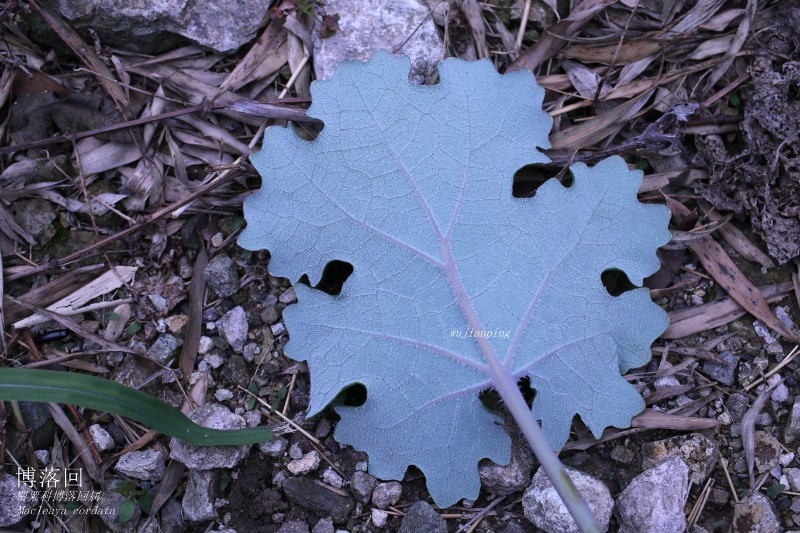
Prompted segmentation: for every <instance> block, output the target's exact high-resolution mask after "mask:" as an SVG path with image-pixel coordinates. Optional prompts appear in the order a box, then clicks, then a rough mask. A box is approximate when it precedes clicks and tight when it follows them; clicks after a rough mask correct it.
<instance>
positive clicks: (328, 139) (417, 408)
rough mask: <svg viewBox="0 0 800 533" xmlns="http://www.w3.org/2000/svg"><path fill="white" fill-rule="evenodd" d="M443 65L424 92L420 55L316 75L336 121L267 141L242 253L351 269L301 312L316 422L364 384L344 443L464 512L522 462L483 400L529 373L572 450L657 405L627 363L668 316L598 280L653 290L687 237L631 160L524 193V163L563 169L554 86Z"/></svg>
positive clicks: (271, 134) (306, 291)
mask: <svg viewBox="0 0 800 533" xmlns="http://www.w3.org/2000/svg"><path fill="white" fill-rule="evenodd" d="M439 74H440V78H441V80H440V82H439V83H438V85H434V86H414V85H411V84H409V83H408V81H407V75H408V60H407V59H405V58H396V57H393V56H391V55H389V54H387V53H379V54H377V55H376V56H375V57H373V59H372V60H371V61H370V62H368V63H356V62H351V63H345V64H343V65H342V66H341V67H340V68H339V70H338V71H337V72H336V74H335V75H334V77H333V78H332V79H331V80H329V81H327V82H317V83H315V84H314V85H313V87H312V92H313V102H314V103H313V105H312V107H311V109H310V110H309V114H310V115H311V116H313V117H316V118H319V119H320V120H322V121H323V122H324V123H325V129H324V130H323V131H322V133H321V134H320V136H319V137H318V138H317V139H316V140H315V141H313V142H307V141H304V140H301V139H300V138H299V137H297V136H296V135H295V134H294V133H293V132H292V131H291V130H288V129H284V128H277V127H273V128H269V129H268V130H267V132H266V135H265V139H264V148H263V150H262V151H261V152H260V153H259V154H257V155H256V156H255V157H253V162H254V164H255V166H256V168H257V169H258V170H259V172H260V173H261V174H262V176H263V177H264V185H263V187H262V189H261V191H260V192H258V193H257V194H255V195H254V196H252V197H251V198H249V199H248V200H247V201H246V202H245V215H246V218H247V220H248V226H247V229H246V231H245V232H244V234H243V235H242V237H241V238H240V240H239V242H240V244H241V245H242V246H244V247H245V248H249V249H261V248H269V249H270V250H271V252H272V261H271V265H270V270H271V271H272V272H273V273H274V274H276V275H280V276H286V277H288V278H290V279H292V280H293V281H297V280H298V279H299V278H300V277H301V276H302V275H303V274H308V275H309V277H310V278H311V280H312V284H314V283H316V281H317V280H318V279H319V278H320V276H321V274H322V271H323V269H324V267H325V265H326V263H327V262H329V261H331V260H334V259H337V260H341V261H347V262H349V263H351V264H352V265H353V267H354V272H353V274H352V275H351V276H350V277H349V279H348V280H347V282H346V284H345V285H344V288H343V290H342V292H341V294H339V295H338V296H330V295H328V294H326V293H323V292H321V291H318V290H316V289H313V288H310V287H308V286H305V285H297V287H296V289H297V296H298V300H299V303H298V305H295V306H292V307H289V308H287V309H286V310H285V312H284V316H285V320H286V323H287V327H288V329H289V331H290V334H291V341H290V343H289V344H288V345H287V354H288V355H289V356H291V357H294V358H296V359H299V360H303V359H305V360H308V364H309V368H310V372H311V380H312V386H311V405H310V409H309V410H310V414H311V415H313V414H315V413H317V412H319V411H320V410H321V409H323V408H324V407H325V406H327V405H328V404H329V403H331V402H332V401H333V400H334V398H335V397H336V396H337V395H338V394H339V393H340V391H341V390H342V389H343V388H345V387H348V386H349V385H352V384H354V383H361V384H364V385H365V386H366V388H367V392H368V397H367V400H366V402H365V403H364V404H363V405H362V406H360V407H343V406H340V407H337V412H338V413H339V414H340V415H341V421H340V422H339V424H338V426H337V428H336V438H337V440H339V441H340V442H342V443H347V444H352V445H353V446H355V447H356V448H359V449H361V450H365V451H366V452H368V453H369V456H370V471H371V472H372V473H374V474H375V475H377V476H378V477H380V478H384V479H400V478H402V477H403V475H404V472H405V470H406V468H407V466H408V465H410V464H413V465H416V466H417V467H419V468H420V469H421V470H422V471H423V472H424V473H425V475H426V478H427V482H428V488H429V491H430V493H431V495H432V496H433V498H434V500H435V501H436V502H437V503H438V504H439V505H441V506H447V505H450V504H453V503H455V502H456V501H458V500H459V499H461V498H465V497H466V498H475V497H477V494H478V492H479V489H480V483H479V478H478V473H477V463H478V461H479V460H480V459H482V458H484V457H488V458H490V459H492V460H493V461H495V462H498V463H501V464H504V463H506V462H508V460H509V456H510V441H509V437H508V436H507V435H506V433H505V432H504V431H503V429H502V428H501V427H500V425H499V424H498V421H499V419H498V417H497V416H496V415H495V414H493V413H491V412H489V411H488V410H487V409H485V408H484V407H483V405H482V404H481V402H480V400H479V398H478V396H479V394H480V392H481V391H483V390H486V389H488V388H491V387H493V386H498V385H499V384H498V383H496V380H497V379H502V378H498V377H497V376H502V374H503V373H505V374H506V375H507V376H508V375H510V376H511V377H512V378H513V379H515V380H517V379H520V378H523V377H525V376H528V377H530V381H531V385H532V387H533V388H534V389H535V390H536V397H535V401H534V404H533V410H534V414H535V415H536V417H537V418H538V419H540V420H541V421H542V429H543V430H544V432H545V434H546V435H547V437H548V440H549V441H550V443H551V444H552V445H553V446H554V447H555V448H556V449H559V448H560V447H561V446H563V444H564V442H565V441H566V439H567V437H568V434H569V429H570V425H571V422H572V419H573V417H574V416H575V415H576V414H577V415H580V417H581V418H582V419H583V421H584V423H586V425H587V426H588V427H589V428H591V430H592V431H593V432H594V433H595V435H599V434H600V433H601V432H602V431H603V429H604V428H605V427H607V426H617V427H626V426H627V425H629V423H630V419H631V417H632V416H633V415H636V414H637V413H639V412H640V411H641V410H642V409H643V407H644V402H643V401H642V398H641V397H640V396H639V394H638V393H637V392H636V390H635V389H634V388H633V387H632V386H631V385H629V384H628V383H627V382H626V381H625V380H624V379H623V378H622V377H621V375H620V372H621V371H622V372H624V371H626V370H627V369H629V368H632V367H636V366H641V365H643V364H644V363H646V362H647V361H648V360H649V359H650V348H649V347H650V344H651V343H652V341H653V340H654V339H655V338H656V337H657V336H658V335H659V334H660V333H661V332H662V331H663V330H664V328H665V327H666V325H667V316H666V313H664V312H663V311H662V310H661V309H660V308H659V307H658V306H656V305H655V304H654V303H652V302H651V300H650V298H649V294H648V291H647V290H646V289H637V290H634V291H631V292H627V293H625V294H623V295H622V296H619V297H613V296H610V295H609V294H608V293H607V292H606V290H605V288H604V287H603V285H602V283H601V279H600V275H601V274H602V273H603V272H604V271H605V270H607V269H620V270H622V271H624V272H625V273H626V274H627V275H628V278H629V279H630V280H631V281H632V282H633V283H634V284H637V285H641V283H642V279H643V278H644V277H645V276H647V275H649V274H651V273H652V272H654V271H655V270H656V269H657V268H658V259H657V258H656V255H655V250H656V248H657V247H658V246H659V245H661V244H663V243H665V242H667V241H668V240H669V236H670V235H669V232H668V231H667V229H666V226H667V221H668V218H669V214H668V211H667V209H666V208H664V207H661V206H651V205H643V204H641V203H639V202H638V201H637V200H636V193H637V190H638V188H639V185H640V184H641V180H642V176H641V173H640V172H631V171H629V170H628V168H627V166H626V165H625V163H624V162H623V160H622V159H620V158H611V159H609V160H606V161H604V162H602V163H599V164H598V165H597V166H595V167H593V168H588V167H586V166H584V165H576V166H574V167H573V168H572V172H573V174H574V177H575V179H574V185H573V186H572V187H570V188H569V189H566V188H564V187H562V185H561V184H560V183H558V182H556V181H555V180H550V181H548V182H546V183H545V184H544V185H542V186H541V187H540V188H539V189H538V191H537V193H536V196H535V197H534V198H532V199H520V198H514V197H513V196H512V192H511V191H512V183H513V175H514V172H515V171H516V170H517V169H519V168H520V167H521V166H523V165H526V164H530V163H536V162H546V161H547V158H546V157H545V156H544V155H543V154H541V153H540V152H539V151H537V149H536V148H537V147H540V148H545V147H547V146H549V143H548V138H547V136H548V132H549V130H550V127H551V119H550V117H549V115H547V114H546V113H545V112H543V111H542V110H541V108H540V106H541V103H542V99H543V91H542V89H541V88H540V87H538V86H537V85H536V82H535V80H534V78H533V75H532V74H531V73H530V72H514V73H512V74H508V75H503V76H501V75H499V74H498V73H497V72H496V71H495V70H494V68H493V67H492V65H491V63H489V62H488V61H478V62H473V63H468V62H464V61H461V60H455V59H448V60H445V61H444V62H443V63H442V64H441V65H440V68H439ZM471 335H472V336H471ZM498 369H500V370H498ZM493 376H494V377H493Z"/></svg>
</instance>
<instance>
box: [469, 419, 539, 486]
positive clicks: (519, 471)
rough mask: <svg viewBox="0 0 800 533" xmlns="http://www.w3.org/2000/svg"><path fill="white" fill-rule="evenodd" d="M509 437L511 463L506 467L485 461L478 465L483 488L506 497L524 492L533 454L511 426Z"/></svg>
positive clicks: (528, 479)
mask: <svg viewBox="0 0 800 533" xmlns="http://www.w3.org/2000/svg"><path fill="white" fill-rule="evenodd" d="M509 433H510V435H511V461H509V463H508V464H507V465H499V464H497V463H495V462H494V461H491V460H489V459H485V460H483V461H481V462H480V463H479V464H478V474H479V475H480V479H481V485H482V486H483V488H485V489H486V490H488V491H489V492H492V493H494V494H498V495H506V494H511V493H514V492H519V491H521V490H525V487H527V486H528V484H529V483H530V479H531V472H532V471H533V454H532V453H531V451H530V448H528V444H527V443H526V441H525V438H524V437H523V436H522V434H521V433H520V431H519V430H518V429H517V428H516V427H515V426H512V427H510V428H509Z"/></svg>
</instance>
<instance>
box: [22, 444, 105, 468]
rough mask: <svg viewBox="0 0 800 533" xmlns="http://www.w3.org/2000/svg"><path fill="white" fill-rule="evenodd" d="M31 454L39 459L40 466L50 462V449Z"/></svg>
mask: <svg viewBox="0 0 800 533" xmlns="http://www.w3.org/2000/svg"><path fill="white" fill-rule="evenodd" d="M112 442H113V441H112ZM33 455H34V456H36V460H37V461H39V464H40V465H41V466H47V465H49V464H50V450H35V451H34V452H33Z"/></svg>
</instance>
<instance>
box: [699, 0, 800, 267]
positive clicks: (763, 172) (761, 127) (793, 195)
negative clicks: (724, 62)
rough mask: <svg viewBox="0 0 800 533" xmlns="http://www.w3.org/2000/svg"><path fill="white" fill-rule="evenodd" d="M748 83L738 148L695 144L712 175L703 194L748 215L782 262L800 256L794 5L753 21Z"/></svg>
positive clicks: (799, 77) (797, 22)
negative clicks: (753, 32)
mask: <svg viewBox="0 0 800 533" xmlns="http://www.w3.org/2000/svg"><path fill="white" fill-rule="evenodd" d="M757 28H758V29H757V30H756V33H758V36H757V37H755V38H753V40H752V42H751V44H750V48H751V53H752V54H753V58H752V62H751V64H750V65H749V67H748V68H747V72H748V74H749V76H750V78H751V80H750V82H749V84H747V86H746V87H745V88H744V90H743V95H742V96H743V98H742V103H743V106H744V116H743V119H742V122H741V124H740V126H739V130H740V138H739V139H738V141H739V142H740V143H741V144H740V145H738V146H737V145H730V144H728V146H724V145H723V142H722V139H721V138H719V137H715V136H709V137H710V138H709V137H707V138H701V139H698V141H699V142H698V143H697V146H698V149H699V151H700V154H702V156H703V157H704V159H705V162H706V164H707V165H708V168H709V169H710V171H711V172H710V177H709V180H708V183H706V184H704V185H703V187H702V193H703V195H704V196H705V197H706V199H708V201H710V202H711V203H712V204H714V206H715V207H717V208H719V209H724V210H729V211H734V212H736V213H737V214H740V215H743V216H747V217H749V219H750V222H751V223H752V225H753V229H754V230H755V231H756V233H758V234H759V235H760V236H761V237H762V238H763V239H764V241H765V242H766V243H767V248H768V250H769V253H770V254H771V255H772V256H773V257H774V258H775V259H777V260H778V262H779V263H781V264H783V263H786V262H787V261H789V260H790V259H792V258H794V257H797V256H798V255H800V136H798V133H800V99H798V97H797V95H798V90H800V6H798V5H797V4H792V3H791V2H789V3H783V4H779V5H778V6H776V8H775V9H772V10H767V11H765V12H763V13H762V14H761V17H760V18H759V19H758V20H757Z"/></svg>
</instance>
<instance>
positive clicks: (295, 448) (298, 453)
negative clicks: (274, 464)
mask: <svg viewBox="0 0 800 533" xmlns="http://www.w3.org/2000/svg"><path fill="white" fill-rule="evenodd" d="M289 457H291V458H292V459H294V460H295V461H297V460H299V459H302V458H303V450H302V449H301V448H300V445H299V444H297V443H296V442H295V443H294V444H292V445H291V446H290V447H289Z"/></svg>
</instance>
